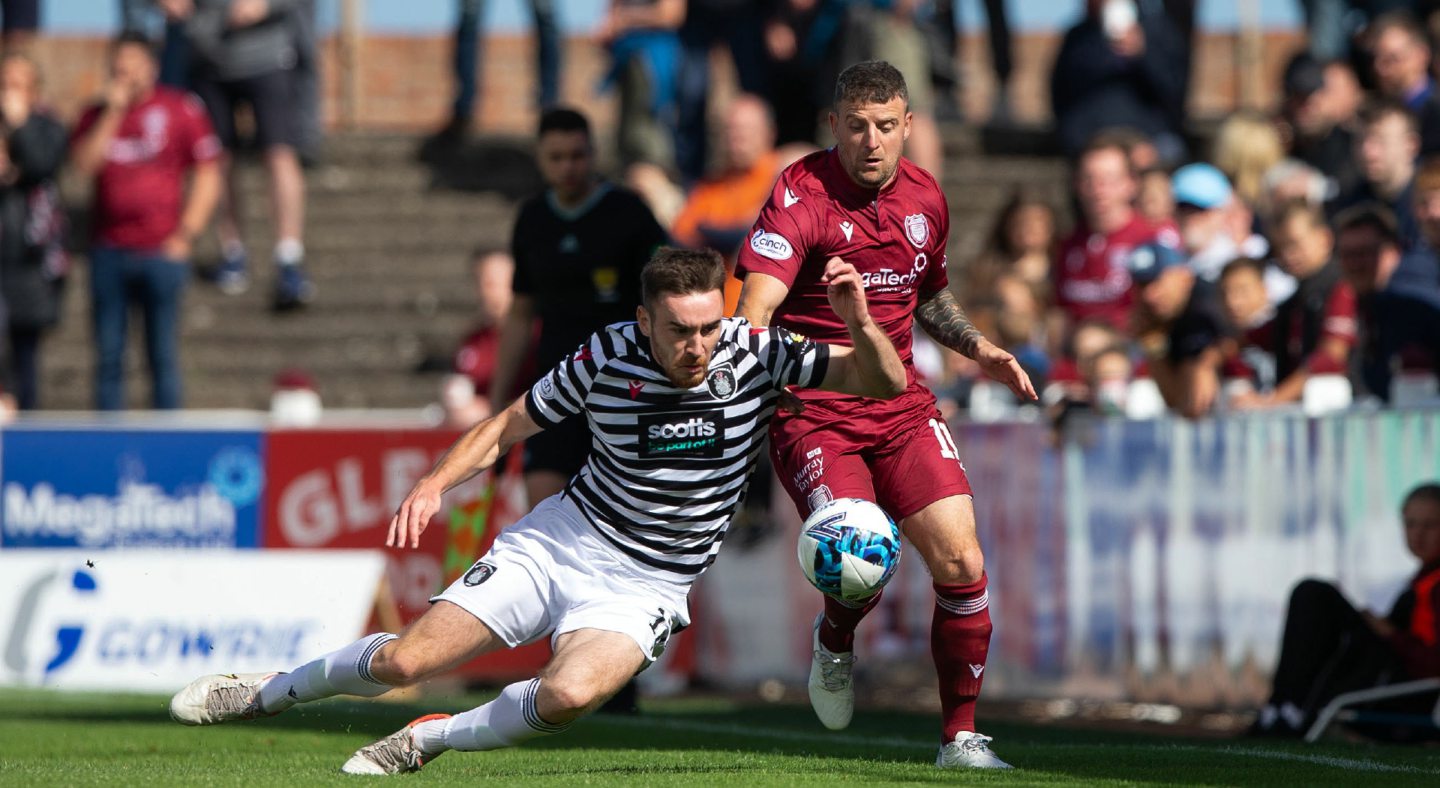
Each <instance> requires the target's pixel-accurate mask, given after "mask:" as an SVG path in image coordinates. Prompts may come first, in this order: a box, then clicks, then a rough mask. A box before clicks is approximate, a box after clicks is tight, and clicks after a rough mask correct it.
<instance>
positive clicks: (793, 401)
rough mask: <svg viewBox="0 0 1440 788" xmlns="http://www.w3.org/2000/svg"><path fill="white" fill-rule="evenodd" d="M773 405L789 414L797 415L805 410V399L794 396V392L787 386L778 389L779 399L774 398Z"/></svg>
mask: <svg viewBox="0 0 1440 788" xmlns="http://www.w3.org/2000/svg"><path fill="white" fill-rule="evenodd" d="M775 407H776V408H779V409H780V410H783V411H785V412H786V413H788V414H790V415H791V416H799V415H800V414H801V413H804V412H805V400H803V399H800V398H799V397H797V396H795V392H793V391H791V390H790V387H789V386H786V387H785V388H783V389H780V399H777V400H775Z"/></svg>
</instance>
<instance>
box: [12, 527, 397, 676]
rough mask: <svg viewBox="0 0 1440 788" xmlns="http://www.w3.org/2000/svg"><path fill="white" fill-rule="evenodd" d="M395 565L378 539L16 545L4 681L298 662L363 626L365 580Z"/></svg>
mask: <svg viewBox="0 0 1440 788" xmlns="http://www.w3.org/2000/svg"><path fill="white" fill-rule="evenodd" d="M384 568H385V559H384V556H382V555H381V554H380V553H379V552H378V551H375V550H345V551H327V552H320V551H298V550H297V551H288V552H283V553H282V552H274V553H270V552H257V551H253V550H252V551H243V552H234V551H215V550H197V551H186V552H179V551H175V550H157V549H149V550H125V551H112V552H99V551H95V550H7V551H5V552H4V553H3V554H0V577H3V578H5V581H4V582H5V585H6V586H7V587H10V588H13V589H14V594H13V596H12V595H10V594H7V595H6V597H7V600H9V601H11V602H12V604H7V605H4V606H0V633H4V641H3V644H4V645H3V648H4V650H3V653H0V666H3V669H0V684H18V685H25V686H45V687H56V688H62V689H85V690H125V691H134V690H153V691H162V692H163V691H174V690H175V689H176V687H177V686H178V685H180V684H183V683H184V682H185V681H187V680H188V679H189V678H193V677H195V676H199V675H203V674H206V673H221V672H225V673H228V672H260V671H267V670H274V669H275V668H276V666H293V665H298V664H301V663H302V662H304V661H305V660H307V659H309V658H310V657H311V656H313V655H315V654H321V653H324V652H326V651H332V650H334V649H336V648H339V647H340V646H342V645H344V644H346V643H349V642H351V641H352V640H354V639H355V638H357V637H359V636H360V635H361V634H363V630H364V626H365V623H366V620H367V618H368V617H369V615H370V610H371V608H372V607H373V606H374V599H373V598H372V597H371V596H369V595H367V594H364V593H359V594H357V593H356V592H355V590H356V589H357V588H371V589H374V588H377V587H379V585H380V576H381V574H382V572H383V571H384ZM257 581H260V582H257ZM237 599H238V600H243V604H242V605H237V604H235V600H237Z"/></svg>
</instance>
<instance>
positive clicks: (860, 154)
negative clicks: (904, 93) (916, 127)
mask: <svg viewBox="0 0 1440 788" xmlns="http://www.w3.org/2000/svg"><path fill="white" fill-rule="evenodd" d="M830 132H831V133H832V134H834V135H835V150H836V152H838V153H839V154H840V164H841V166H843V167H844V168H845V174H847V175H849V176H850V180H852V181H854V182H855V183H857V184H859V185H860V186H863V187H865V188H867V189H878V188H880V187H881V186H884V185H885V184H887V183H889V182H890V179H891V178H894V177H895V169H896V167H898V166H899V164H900V154H901V153H903V152H904V151H905V140H907V139H909V138H910V113H909V112H908V111H906V108H905V99H903V98H900V97H899V96H896V97H895V98H892V99H890V100H889V101H887V102H885V103H884V104H870V103H859V102H851V101H846V102H843V103H841V104H840V106H838V107H836V111H835V112H832V113H830Z"/></svg>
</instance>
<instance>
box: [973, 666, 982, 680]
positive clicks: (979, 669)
mask: <svg viewBox="0 0 1440 788" xmlns="http://www.w3.org/2000/svg"><path fill="white" fill-rule="evenodd" d="M984 672H985V666H984V665H971V666H970V673H971V674H972V675H973V676H975V678H977V679H978V678H980V674H981V673H984Z"/></svg>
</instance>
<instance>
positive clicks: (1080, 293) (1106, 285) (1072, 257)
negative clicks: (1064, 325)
mask: <svg viewBox="0 0 1440 788" xmlns="http://www.w3.org/2000/svg"><path fill="white" fill-rule="evenodd" d="M1138 188H1139V186H1138V183H1137V181H1136V177H1135V171H1134V169H1133V168H1132V166H1131V163H1130V158H1129V155H1128V151H1127V150H1126V148H1125V146H1124V144H1123V143H1122V142H1121V141H1119V140H1118V139H1115V138H1111V137H1109V136H1108V135H1101V136H1099V137H1097V138H1096V139H1095V140H1094V141H1092V142H1091V143H1090V145H1089V146H1088V147H1086V149H1085V150H1084V151H1082V152H1081V153H1080V156H1079V158H1078V159H1077V160H1076V164H1075V197H1076V200H1077V202H1078V203H1079V207H1080V223H1079V225H1078V226H1077V227H1076V228H1075V230H1074V232H1072V233H1071V234H1070V236H1069V237H1067V238H1066V239H1065V240H1064V241H1063V242H1061V244H1060V252H1059V255H1058V256H1057V257H1056V259H1055V266H1054V268H1053V269H1052V275H1053V276H1054V278H1055V305H1056V306H1057V307H1059V309H1060V312H1061V313H1062V314H1063V315H1064V316H1065V318H1066V320H1067V322H1068V323H1069V325H1075V324H1077V323H1080V322H1082V321H1085V320H1092V319H1100V320H1104V321H1106V322H1107V323H1109V324H1110V325H1112V326H1114V327H1116V328H1117V329H1120V330H1122V331H1123V330H1125V329H1126V328H1127V327H1128V325H1129V321H1130V309H1131V306H1132V304H1133V303H1134V295H1133V293H1132V288H1131V285H1130V275H1129V273H1128V272H1127V271H1126V261H1127V260H1128V259H1129V257H1130V252H1131V250H1133V249H1134V248H1136V247H1138V246H1140V245H1142V244H1144V243H1146V242H1148V241H1151V240H1154V239H1155V237H1156V235H1157V232H1156V228H1155V227H1154V226H1152V225H1151V224H1150V223H1149V222H1148V221H1146V220H1145V219H1144V218H1143V217H1141V216H1140V214H1139V213H1137V212H1136V210H1135V198H1136V195H1137V193H1138ZM1168 235H1169V237H1168V238H1167V239H1166V240H1167V245H1169V246H1176V245H1178V238H1176V237H1175V235H1174V232H1173V229H1171V230H1170V231H1169V233H1168Z"/></svg>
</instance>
